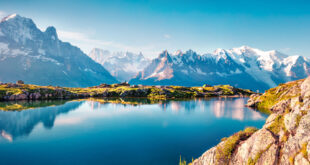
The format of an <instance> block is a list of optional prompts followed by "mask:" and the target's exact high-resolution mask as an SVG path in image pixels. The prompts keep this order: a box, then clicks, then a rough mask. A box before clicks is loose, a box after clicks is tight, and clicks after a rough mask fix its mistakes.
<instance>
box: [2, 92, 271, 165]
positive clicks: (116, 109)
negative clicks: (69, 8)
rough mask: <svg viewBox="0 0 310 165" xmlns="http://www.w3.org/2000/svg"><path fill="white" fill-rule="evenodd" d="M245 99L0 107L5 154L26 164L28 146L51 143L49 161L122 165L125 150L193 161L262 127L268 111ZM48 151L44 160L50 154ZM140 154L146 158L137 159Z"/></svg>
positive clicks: (151, 158) (160, 160) (152, 158)
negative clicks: (240, 134)
mask: <svg viewBox="0 0 310 165" xmlns="http://www.w3.org/2000/svg"><path fill="white" fill-rule="evenodd" d="M245 102H246V99H244V98H211V99H207V100H205V99H195V100H190V101H167V102H164V103H161V104H144V105H135V106H134V105H122V104H110V103H105V104H102V103H98V102H95V101H81V102H74V101H73V102H67V103H66V104H64V105H60V106H55V107H45V108H38V109H33V110H25V111H21V112H5V111H0V131H1V132H0V133H1V136H2V138H1V139H2V140H0V155H2V156H0V158H1V157H2V158H5V159H3V160H4V162H6V161H9V160H10V156H11V155H10V154H12V155H17V156H19V157H20V160H18V159H17V160H14V161H15V163H13V164H20V163H21V162H22V161H25V162H26V163H27V160H28V159H27V154H25V153H24V154H23V153H22V151H23V150H28V151H29V152H30V153H32V154H40V155H42V153H41V152H39V151H42V150H44V151H46V148H49V150H48V151H46V152H47V153H46V156H48V154H50V155H53V156H54V157H55V158H57V159H58V160H57V161H56V160H53V161H50V164H56V163H60V164H63V163H71V161H72V160H73V159H74V160H75V159H78V160H79V162H80V164H88V163H90V164H100V163H101V164H102V162H105V163H107V164H122V161H121V160H119V159H117V156H118V155H119V154H122V153H126V154H124V155H122V156H123V158H122V159H123V161H124V162H126V164H176V163H178V162H177V161H178V157H179V156H180V154H181V155H182V156H184V157H186V158H187V159H188V160H190V159H191V157H197V156H199V155H200V154H202V152H203V151H205V150H206V149H208V148H210V147H212V146H213V145H215V144H217V143H218V142H219V140H220V139H221V138H222V137H224V136H229V135H231V134H232V133H234V132H237V131H239V130H241V129H244V128H245V127H247V126H256V127H261V126H262V125H263V123H264V120H265V118H266V116H265V115H263V114H261V113H259V112H256V111H253V110H250V109H248V108H247V107H245V106H244V104H245ZM12 146H14V147H13V148H12ZM27 146H31V147H30V148H27ZM98 147H99V148H100V150H98ZM60 148H61V150H63V151H61V152H59V149H60ZM111 149H112V150H111ZM85 150H87V151H88V152H89V153H85V152H84V151H85ZM65 152H72V157H70V156H69V157H63V155H61V154H62V153H65ZM82 153H83V154H84V155H83V156H81V157H79V154H82ZM97 153H98V154H100V155H101V156H98V155H97ZM85 154H86V155H85ZM44 155H45V153H44V154H43V157H42V160H41V161H45V159H47V157H44ZM125 155H126V156H125ZM28 156H30V157H31V155H28ZM85 156H86V158H85ZM138 156H139V157H141V156H143V158H141V159H139V160H137V159H135V158H136V157H138ZM88 158H92V159H91V161H90V160H88ZM39 159H41V158H39ZM19 161H20V162H19ZM59 161H60V162H59ZM38 162H40V161H39V160H38ZM83 162H84V163H83ZM86 162H87V163H86ZM29 163H30V162H29ZM31 163H32V164H36V163H33V162H31ZM37 164H40V163H37ZM77 164H79V163H77Z"/></svg>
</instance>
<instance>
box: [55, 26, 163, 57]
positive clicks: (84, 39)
mask: <svg viewBox="0 0 310 165" xmlns="http://www.w3.org/2000/svg"><path fill="white" fill-rule="evenodd" d="M57 33H58V36H59V38H60V39H62V40H64V41H68V42H70V43H72V44H74V45H76V46H78V47H80V48H81V49H82V50H83V51H85V52H86V53H88V52H89V51H90V50H91V49H92V48H95V47H98V48H103V49H108V50H111V51H130V52H134V53H139V52H142V53H143V54H144V55H147V56H154V55H157V53H158V52H157V51H155V47H154V46H153V45H144V46H139V47H134V46H129V45H125V44H122V43H117V42H113V41H103V40H97V39H92V38H91V37H89V36H88V35H86V34H84V33H81V32H74V31H64V30H58V31H57Z"/></svg>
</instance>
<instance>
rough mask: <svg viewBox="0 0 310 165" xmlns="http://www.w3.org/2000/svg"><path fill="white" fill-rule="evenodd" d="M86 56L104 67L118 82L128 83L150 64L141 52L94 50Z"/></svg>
mask: <svg viewBox="0 0 310 165" xmlns="http://www.w3.org/2000/svg"><path fill="white" fill-rule="evenodd" d="M88 56H89V57H90V58H92V59H93V60H94V61H96V62H97V63H99V64H101V65H102V66H104V67H105V68H106V69H107V70H108V71H109V72H110V73H111V74H112V75H113V76H115V77H116V78H117V79H118V80H119V81H129V80H130V79H131V78H132V77H134V76H135V75H136V74H137V73H138V72H139V71H141V70H143V69H144V67H146V66H147V65H148V64H149V63H150V60H149V59H147V58H145V57H144V56H143V54H142V53H141V52H140V53H139V54H135V53H131V52H110V51H107V50H103V49H100V48H94V49H93V50H92V51H91V52H90V53H89V54H88Z"/></svg>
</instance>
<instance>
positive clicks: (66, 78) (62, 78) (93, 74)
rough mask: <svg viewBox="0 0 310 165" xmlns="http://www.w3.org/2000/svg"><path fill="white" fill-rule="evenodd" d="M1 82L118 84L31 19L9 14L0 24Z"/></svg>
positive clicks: (85, 57)
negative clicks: (38, 26)
mask: <svg viewBox="0 0 310 165" xmlns="http://www.w3.org/2000/svg"><path fill="white" fill-rule="evenodd" d="M0 75H1V76H0V81H2V82H15V81H17V80H24V81H25V82H26V83H33V84H38V85H61V86H92V85H98V84H100V83H104V82H105V83H115V82H117V81H116V80H115V79H114V78H113V77H112V76H111V75H110V74H109V72H108V71H107V70H105V69H104V68H103V67H102V66H101V65H99V64H97V63H96V62H94V61H93V60H91V59H90V58H89V57H88V56H87V55H85V54H84V53H83V52H82V51H81V50H80V49H79V48H77V47H75V46H72V45H71V44H70V43H67V42H62V41H61V40H59V39H58V36H57V32H56V29H55V28H54V27H52V26H51V27H48V28H47V29H46V30H45V31H44V32H43V31H41V30H40V29H38V28H37V26H36V25H35V23H34V22H33V21H32V19H30V18H25V17H22V16H20V15H18V14H12V15H9V16H7V17H5V18H3V19H2V21H1V22H0Z"/></svg>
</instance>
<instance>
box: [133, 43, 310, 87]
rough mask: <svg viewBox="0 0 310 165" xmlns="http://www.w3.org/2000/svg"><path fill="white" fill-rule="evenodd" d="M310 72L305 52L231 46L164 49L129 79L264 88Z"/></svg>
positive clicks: (165, 83) (191, 84)
mask: <svg viewBox="0 0 310 165" xmlns="http://www.w3.org/2000/svg"><path fill="white" fill-rule="evenodd" d="M309 74H310V63H309V61H308V59H306V58H304V57H302V56H287V55H284V54H282V53H280V52H277V51H261V50H258V49H254V48H250V47H247V46H242V47H240V48H234V49H230V50H224V49H217V50H216V51H214V52H213V53H208V54H203V55H199V54H197V53H195V52H194V51H192V50H189V51H187V52H185V53H182V52H180V51H178V52H176V53H175V54H169V53H168V52H167V51H164V52H163V53H161V54H160V55H159V56H158V57H157V58H156V59H154V60H153V61H152V62H151V64H150V65H148V66H147V67H146V68H145V69H144V70H143V71H141V72H139V74H138V75H137V76H136V77H135V78H133V79H132V80H131V81H130V83H132V84H148V85H157V84H159V85H184V86H201V85H203V84H210V85H216V84H230V85H233V86H236V87H240V88H248V89H252V90H257V89H258V90H261V91H263V90H266V89H269V88H271V87H275V86H276V85H277V84H279V83H283V82H287V81H291V80H296V79H300V78H305V77H307V75H309Z"/></svg>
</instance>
